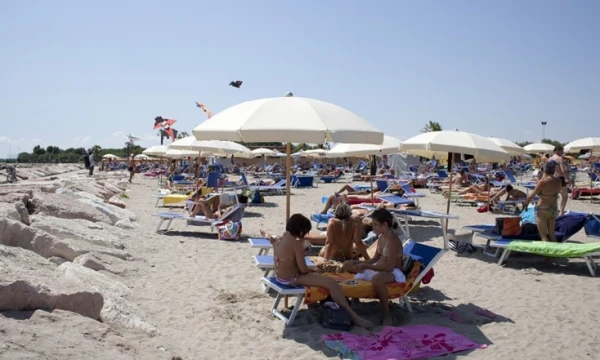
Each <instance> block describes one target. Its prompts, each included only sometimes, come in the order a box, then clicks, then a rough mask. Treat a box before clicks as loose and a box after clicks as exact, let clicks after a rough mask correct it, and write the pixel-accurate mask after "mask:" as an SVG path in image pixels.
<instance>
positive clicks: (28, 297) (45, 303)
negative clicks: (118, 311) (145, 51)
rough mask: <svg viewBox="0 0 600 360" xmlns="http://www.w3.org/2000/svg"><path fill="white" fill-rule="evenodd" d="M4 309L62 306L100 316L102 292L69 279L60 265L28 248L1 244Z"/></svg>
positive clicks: (0, 279) (0, 306) (0, 288)
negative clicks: (58, 268)
mask: <svg viewBox="0 0 600 360" xmlns="http://www.w3.org/2000/svg"><path fill="white" fill-rule="evenodd" d="M0 273H1V274H2V276H0V311H6V310H37V309H50V310H53V309H62V310H68V311H72V312H75V313H78V314H80V315H83V316H86V317H89V318H92V319H99V318H100V311H101V310H102V307H103V305H104V299H103V297H102V295H101V294H100V293H99V292H95V291H89V290H88V288H86V287H85V286H84V285H83V284H81V283H78V282H77V281H75V280H72V279H68V277H66V276H65V275H64V274H63V273H62V272H60V271H58V270H57V267H56V265H54V264H53V263H51V262H49V261H48V260H46V259H44V258H42V257H41V256H39V255H37V254H35V253H33V252H31V251H27V250H24V249H20V248H15V247H8V246H4V245H0Z"/></svg>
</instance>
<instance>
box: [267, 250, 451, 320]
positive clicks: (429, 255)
mask: <svg viewBox="0 0 600 360" xmlns="http://www.w3.org/2000/svg"><path fill="white" fill-rule="evenodd" d="M404 253H405V254H410V255H411V256H412V257H413V258H415V259H416V260H418V261H419V262H421V263H422V264H423V265H424V267H423V269H421V272H419V275H418V276H417V278H416V279H415V281H414V282H413V286H412V287H411V288H410V289H408V291H407V292H406V294H405V295H404V296H402V297H400V298H399V302H400V304H401V305H406V308H407V310H408V311H409V312H412V307H411V305H410V302H409V299H408V294H410V292H411V291H412V290H413V289H414V288H415V286H417V285H418V284H420V283H421V279H423V276H425V274H427V273H428V272H429V270H431V268H432V267H433V266H434V265H435V264H436V263H437V262H438V260H439V259H440V258H441V257H442V256H443V255H444V253H445V250H443V249H440V248H437V247H433V246H429V245H425V244H421V243H417V242H414V241H412V240H408V241H406V242H405V243H404ZM261 284H262V285H263V286H265V287H266V288H267V290H269V289H270V290H274V291H275V292H276V293H277V297H276V298H275V302H274V303H273V307H272V308H271V313H272V314H273V315H275V316H276V317H277V318H279V319H280V320H283V321H284V322H285V325H286V326H292V324H293V323H294V320H295V319H296V315H297V314H298V311H299V310H300V307H301V306H302V301H303V300H304V293H305V288H304V287H303V286H288V285H283V284H281V283H279V282H278V281H277V280H276V279H275V277H266V276H265V277H263V278H262V279H261ZM287 296H295V297H296V303H295V304H294V307H293V308H292V313H291V314H290V316H289V317H287V316H285V314H283V313H282V312H281V311H279V310H278V307H279V303H280V302H281V299H282V298H284V297H287Z"/></svg>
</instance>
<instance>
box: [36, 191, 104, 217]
mask: <svg viewBox="0 0 600 360" xmlns="http://www.w3.org/2000/svg"><path fill="white" fill-rule="evenodd" d="M59 190H60V189H59ZM57 191H58V190H57ZM34 195H35V196H34V199H33V203H34V206H35V209H36V212H37V213H39V214H44V215H49V216H54V217H57V218H62V219H84V220H89V221H93V222H105V223H107V224H114V223H113V221H112V220H111V219H110V218H109V217H108V216H107V215H106V214H104V213H102V212H101V211H99V210H97V209H96V208H93V207H89V206H87V205H85V204H83V203H82V202H79V201H77V200H76V199H73V198H70V197H68V196H65V195H61V194H52V193H43V192H37V193H35V194H34Z"/></svg>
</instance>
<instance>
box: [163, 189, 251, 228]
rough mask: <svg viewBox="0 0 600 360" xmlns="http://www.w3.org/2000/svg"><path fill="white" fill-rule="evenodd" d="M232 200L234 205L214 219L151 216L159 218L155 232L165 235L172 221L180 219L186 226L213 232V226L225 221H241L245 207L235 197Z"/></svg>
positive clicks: (170, 214)
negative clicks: (208, 229) (208, 228)
mask: <svg viewBox="0 0 600 360" xmlns="http://www.w3.org/2000/svg"><path fill="white" fill-rule="evenodd" d="M233 198H234V202H235V203H234V205H233V206H232V207H231V208H230V209H229V210H228V211H227V212H226V213H224V214H223V215H222V216H221V217H219V218H216V219H209V218H207V217H205V216H200V215H196V216H195V217H192V216H189V215H188V214H187V213H186V214H180V213H165V212H160V213H155V214H152V216H156V217H159V218H160V221H159V222H158V226H157V227H156V232H157V233H161V234H165V233H167V232H168V231H169V228H170V226H171V223H172V222H173V220H176V219H182V220H185V221H186V222H187V225H188V226H190V225H191V226H210V229H211V231H214V228H215V226H217V225H219V224H221V223H223V222H225V221H228V220H230V221H241V220H242V218H243V217H244V210H245V206H244V205H242V204H240V203H239V202H238V201H237V195H235V194H234V195H233ZM165 222H166V226H165V227H163V224H164V223H165Z"/></svg>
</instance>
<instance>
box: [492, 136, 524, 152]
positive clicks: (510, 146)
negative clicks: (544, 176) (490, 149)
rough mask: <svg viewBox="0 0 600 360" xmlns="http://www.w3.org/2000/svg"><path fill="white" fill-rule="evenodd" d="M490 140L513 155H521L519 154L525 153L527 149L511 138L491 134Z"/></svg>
mask: <svg viewBox="0 0 600 360" xmlns="http://www.w3.org/2000/svg"><path fill="white" fill-rule="evenodd" d="M490 140H491V141H492V142H493V143H494V144H496V145H498V146H500V147H501V148H503V149H504V150H506V152H507V153H509V154H510V155H511V156H519V155H523V154H525V149H523V148H522V147H520V146H519V145H517V144H515V143H514V142H512V141H510V140H506V139H501V138H495V137H491V136H490Z"/></svg>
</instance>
